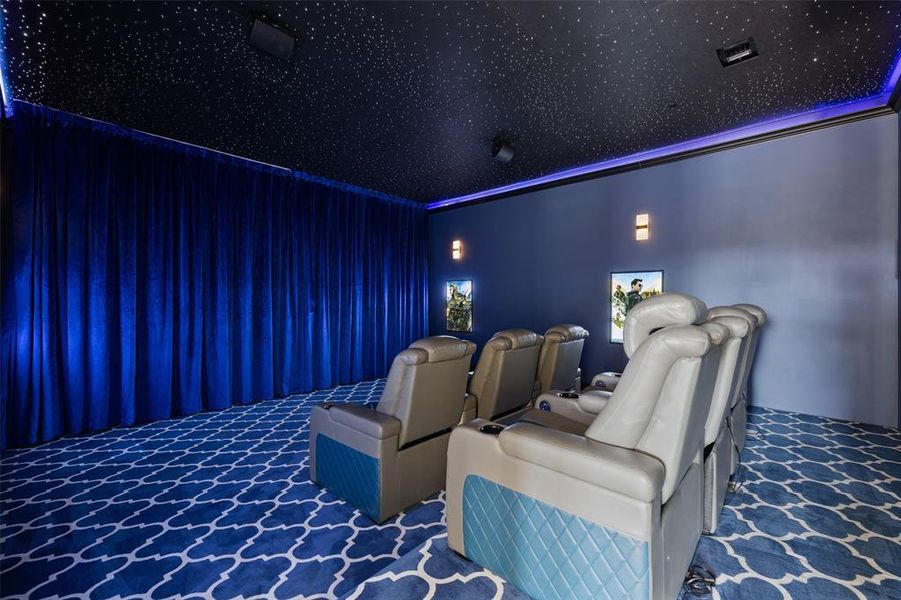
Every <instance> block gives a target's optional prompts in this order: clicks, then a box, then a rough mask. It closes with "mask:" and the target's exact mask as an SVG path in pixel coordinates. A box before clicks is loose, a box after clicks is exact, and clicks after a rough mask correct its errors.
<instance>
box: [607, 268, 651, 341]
mask: <svg viewBox="0 0 901 600" xmlns="http://www.w3.org/2000/svg"><path fill="white" fill-rule="evenodd" d="M662 293H663V271H627V272H621V273H611V274H610V341H611V342H612V343H615V344H622V343H623V325H624V324H625V322H626V315H627V314H628V312H629V311H630V310H632V308H633V307H634V306H635V305H636V304H638V303H639V302H641V301H642V300H645V299H647V298H650V297H651V296H656V295H657V294H662Z"/></svg>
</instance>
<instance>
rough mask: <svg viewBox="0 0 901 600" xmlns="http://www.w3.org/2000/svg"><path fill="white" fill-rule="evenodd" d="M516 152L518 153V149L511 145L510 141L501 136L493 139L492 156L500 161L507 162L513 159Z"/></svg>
mask: <svg viewBox="0 0 901 600" xmlns="http://www.w3.org/2000/svg"><path fill="white" fill-rule="evenodd" d="M514 154H516V150H515V149H514V148H513V146H511V145H510V142H508V141H507V140H505V139H504V138H502V137H501V136H499V135H498V136H495V137H494V139H493V140H491V156H493V157H494V158H495V160H497V161H498V162H502V163H505V164H506V163H508V162H510V161H511V160H513V155H514Z"/></svg>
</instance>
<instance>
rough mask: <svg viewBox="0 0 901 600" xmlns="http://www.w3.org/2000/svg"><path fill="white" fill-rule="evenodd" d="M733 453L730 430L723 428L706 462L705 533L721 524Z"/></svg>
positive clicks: (712, 530)
mask: <svg viewBox="0 0 901 600" xmlns="http://www.w3.org/2000/svg"><path fill="white" fill-rule="evenodd" d="M732 453H733V447H732V438H731V435H730V433H729V429H728V428H727V427H723V428H722V429H721V430H720V434H719V436H717V438H716V441H715V442H714V443H713V450H712V451H711V452H710V454H708V455H707V458H706V459H705V460H704V533H713V532H714V531H716V527H717V525H718V524H719V520H720V512H722V510H723V504H725V502H726V493H727V491H728V489H729V475H730V473H729V470H730V469H731V467H732Z"/></svg>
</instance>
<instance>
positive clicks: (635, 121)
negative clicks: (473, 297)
mask: <svg viewBox="0 0 901 600" xmlns="http://www.w3.org/2000/svg"><path fill="white" fill-rule="evenodd" d="M2 7H3V17H4V19H5V32H4V36H3V38H4V45H5V53H6V57H7V60H6V62H7V65H6V71H7V78H8V80H9V82H10V84H11V88H12V96H13V97H14V98H16V99H20V100H25V101H29V102H33V103H38V104H43V105H46V106H49V107H52V108H57V109H61V110H65V111H68V112H73V113H77V114H80V115H84V116H88V117H92V118H95V119H100V120H103V121H108V122H111V123H116V124H119V125H123V126H126V127H130V128H134V129H138V130H141V131H146V132H150V133H154V134H158V135H162V136H166V137H169V138H173V139H177V140H181V141H185V142H189V143H192V144H197V145H200V146H205V147H209V148H213V149H216V150H221V151H224V152H229V153H232V154H236V155H239V156H244V157H247V158H252V159H255V160H258V161H263V162H266V163H271V164H275V165H279V166H284V167H289V168H292V169H297V170H301V171H305V172H308V173H312V174H314V175H318V176H322V177H327V178H331V179H335V180H339V181H343V182H347V183H351V184H355V185H358V186H362V187H366V188H369V189H372V190H377V191H379V192H383V193H387V194H392V195H397V196H400V197H404V198H408V199H412V200H419V201H433V200H438V199H444V198H449V197H455V196H459V195H463V194H467V193H472V192H476V191H480V190H484V189H487V188H493V187H497V186H500V185H504V184H508V183H512V182H517V181H522V180H526V179H531V178H534V177H538V176H542V175H547V174H550V173H554V172H556V171H560V170H563V169H567V168H570V167H576V166H581V165H585V164H588V163H593V162H597V161H601V160H605V159H608V158H614V157H620V156H624V155H627V154H631V153H634V152H637V151H642V150H649V149H652V148H657V147H660V146H664V145H668V144H672V143H676V142H680V141H685V140H688V139H693V138H697V137H700V136H704V135H708V134H713V133H718V132H721V131H724V130H727V129H732V128H736V127H740V126H744V125H750V124H755V123H758V122H760V121H761V120H766V119H772V118H776V117H780V116H785V115H788V114H794V113H798V112H802V111H807V110H811V109H814V108H817V107H821V106H823V105H828V104H832V103H839V102H844V101H850V100H856V99H859V98H863V97H868V96H872V95H877V94H880V93H882V92H883V89H884V86H885V84H886V81H887V78H888V75H889V72H890V71H891V69H892V66H893V63H894V60H895V57H896V56H898V53H899V49H901V3H899V2H832V3H814V2H794V1H786V2H600V3H582V2H503V3H501V2H474V3H462V2H365V3H364V2H352V3H333V2H315V3H312V2H311V3H288V2H138V3H134V4H133V3H118V2H113V3H107V2H104V3H93V2H79V3H68V2H19V1H8V0H4V1H3V2H2ZM252 14H262V15H264V16H266V17H268V18H269V19H270V20H272V21H273V22H275V23H277V24H279V25H281V26H282V27H283V28H285V29H287V30H288V31H290V32H292V33H294V34H295V35H296V36H297V38H298V43H297V46H296V49H295V51H294V55H293V57H292V58H291V60H290V61H288V62H284V61H281V60H279V59H277V58H274V57H271V56H269V55H267V54H264V53H262V52H260V51H259V50H257V49H255V48H253V47H251V46H249V45H248V43H247V37H248V33H249V30H250V23H251V17H252ZM749 35H753V36H754V38H755V40H756V42H757V47H758V49H759V52H760V57H759V58H756V59H753V60H750V61H746V62H743V63H741V64H738V65H735V66H732V67H729V68H727V69H724V68H723V67H721V66H720V63H719V61H718V59H717V56H716V48H718V47H720V46H722V45H724V44H729V43H732V42H736V41H738V40H741V39H743V38H745V37H747V36H749ZM498 132H502V133H504V134H505V135H506V136H508V137H509V138H510V139H512V142H513V145H514V146H515V148H516V156H515V158H514V160H513V161H512V163H510V164H507V165H504V164H500V163H498V162H496V161H494V160H492V159H491V155H490V152H489V147H490V140H491V138H492V137H493V136H494V135H495V134H496V133H498Z"/></svg>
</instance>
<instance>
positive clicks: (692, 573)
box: [682, 565, 716, 598]
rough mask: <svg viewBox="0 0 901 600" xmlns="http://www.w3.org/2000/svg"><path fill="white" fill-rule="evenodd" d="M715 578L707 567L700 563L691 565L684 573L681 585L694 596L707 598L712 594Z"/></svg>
mask: <svg viewBox="0 0 901 600" xmlns="http://www.w3.org/2000/svg"><path fill="white" fill-rule="evenodd" d="M715 585H716V578H715V577H714V576H713V573H711V572H710V570H709V569H707V568H706V567H703V566H701V565H691V566H690V567H688V573H686V574H685V581H684V582H683V583H682V587H683V588H684V589H685V591H686V592H687V593H689V594H690V595H692V596H694V597H695V598H709V597H710V596H711V594H713V586H715Z"/></svg>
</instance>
